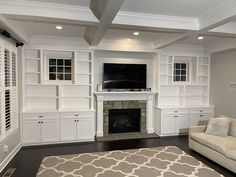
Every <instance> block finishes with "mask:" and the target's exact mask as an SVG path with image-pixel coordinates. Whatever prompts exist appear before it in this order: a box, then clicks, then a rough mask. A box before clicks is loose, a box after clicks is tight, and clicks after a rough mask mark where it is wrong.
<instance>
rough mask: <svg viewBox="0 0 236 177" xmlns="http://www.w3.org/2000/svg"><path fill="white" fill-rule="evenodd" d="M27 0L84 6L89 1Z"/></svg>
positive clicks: (87, 4)
mask: <svg viewBox="0 0 236 177" xmlns="http://www.w3.org/2000/svg"><path fill="white" fill-rule="evenodd" d="M18 1H22V0H18ZM28 1H35V2H47V3H57V4H64V5H74V6H86V7H88V6H89V3H90V0H28Z"/></svg>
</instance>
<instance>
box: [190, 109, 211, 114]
mask: <svg viewBox="0 0 236 177" xmlns="http://www.w3.org/2000/svg"><path fill="white" fill-rule="evenodd" d="M189 113H191V114H192V113H193V114H195V113H196V114H212V113H213V109H206V108H204V109H190V110H189Z"/></svg>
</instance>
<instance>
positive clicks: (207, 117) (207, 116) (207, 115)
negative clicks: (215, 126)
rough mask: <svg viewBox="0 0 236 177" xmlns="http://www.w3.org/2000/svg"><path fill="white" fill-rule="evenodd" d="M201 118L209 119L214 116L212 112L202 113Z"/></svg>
mask: <svg viewBox="0 0 236 177" xmlns="http://www.w3.org/2000/svg"><path fill="white" fill-rule="evenodd" d="M199 116H200V119H201V120H209V119H210V118H212V117H213V115H212V114H201V115H199Z"/></svg>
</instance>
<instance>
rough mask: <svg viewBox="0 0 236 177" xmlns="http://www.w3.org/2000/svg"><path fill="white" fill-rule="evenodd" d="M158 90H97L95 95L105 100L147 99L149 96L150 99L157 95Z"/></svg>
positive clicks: (98, 98)
mask: <svg viewBox="0 0 236 177" xmlns="http://www.w3.org/2000/svg"><path fill="white" fill-rule="evenodd" d="M156 94H157V92H147V91H144V92H142V91H140V92H95V93H94V95H95V96H96V97H97V100H103V101H115V100H117V101H119V100H147V97H149V98H150V99H152V98H153V96H154V95H156Z"/></svg>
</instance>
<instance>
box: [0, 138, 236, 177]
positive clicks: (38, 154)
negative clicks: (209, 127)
mask: <svg viewBox="0 0 236 177" xmlns="http://www.w3.org/2000/svg"><path fill="white" fill-rule="evenodd" d="M158 146H177V147H179V148H180V149H182V150H184V151H185V152H187V153H189V154H190V155H192V156H194V157H195V158H197V159H198V160H200V161H202V162H204V163H205V164H207V165H208V166H209V167H211V168H213V169H215V170H216V171H218V172H219V173H221V174H223V175H224V176H225V177H235V176H236V175H235V174H234V173H232V172H230V171H229V170H227V169H225V168H223V167H221V166H220V165H218V164H216V163H214V162H212V161H210V160H208V159H207V158H205V157H203V156H201V155H200V154H198V153H196V152H194V151H191V150H189V149H188V137H187V136H176V137H163V138H149V139H134V140H120V141H109V142H87V143H77V144H63V145H62V144H61V145H50V146H49V145H48V146H35V147H24V148H22V149H21V150H20V151H19V152H18V153H17V155H16V156H15V157H14V159H13V160H12V161H11V162H10V164H9V165H8V167H7V168H10V167H13V168H16V171H15V173H14V174H13V177H34V176H35V175H36V173H37V171H38V168H39V165H40V163H41V160H42V159H43V157H45V156H51V155H65V154H76V153H83V152H98V151H110V150H122V149H133V148H143V147H158ZM4 171H5V170H4ZM2 175H3V174H0V176H2Z"/></svg>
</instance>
